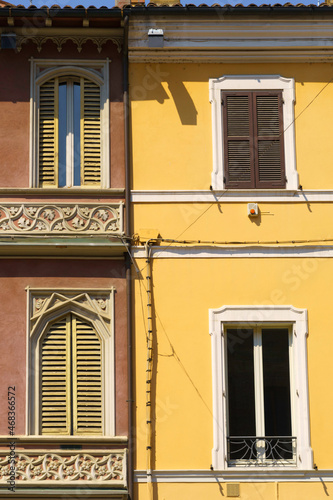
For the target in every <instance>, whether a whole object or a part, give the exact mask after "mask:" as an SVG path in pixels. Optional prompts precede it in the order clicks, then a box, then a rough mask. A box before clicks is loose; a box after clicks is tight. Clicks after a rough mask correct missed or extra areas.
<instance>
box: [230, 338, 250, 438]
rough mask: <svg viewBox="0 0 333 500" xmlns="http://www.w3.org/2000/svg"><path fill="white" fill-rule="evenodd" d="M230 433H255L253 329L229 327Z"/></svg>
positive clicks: (238, 434) (239, 434) (248, 434)
mask: <svg viewBox="0 0 333 500" xmlns="http://www.w3.org/2000/svg"><path fill="white" fill-rule="evenodd" d="M227 364H228V412H229V418H228V425H229V436H255V433H256V430H255V429H256V425H255V400H254V367H253V331H252V330H250V329H245V328H244V329H242V328H237V329H228V330H227Z"/></svg>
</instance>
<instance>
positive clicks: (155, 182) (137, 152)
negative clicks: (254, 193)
mask: <svg viewBox="0 0 333 500" xmlns="http://www.w3.org/2000/svg"><path fill="white" fill-rule="evenodd" d="M228 74H229V75H234V74H255V75H260V74H268V75H269V74H273V75H274V74H275V75H276V74H279V75H281V76H284V77H288V78H291V77H292V78H294V79H295V91H296V105H295V117H296V122H295V131H296V150H297V170H298V172H299V175H300V177H299V179H300V184H301V185H302V186H303V189H332V188H333V169H332V161H331V159H332V157H333V141H332V139H331V130H332V127H331V125H332V124H331V121H332V120H331V117H332V115H333V82H330V81H331V79H332V78H333V64H332V63H326V64H325V63H323V64H276V63H275V64H241V65H240V64H185V63H184V64H132V65H131V66H130V89H131V91H130V97H131V102H132V104H131V115H132V138H133V144H132V145H133V151H132V153H133V166H134V168H133V189H171V190H173V189H209V186H210V184H211V172H212V134H211V130H212V125H211V105H210V103H209V90H208V89H209V87H208V80H209V78H218V77H220V76H222V75H228ZM328 82H330V83H328ZM327 83H328V85H327ZM326 85H327V86H326Z"/></svg>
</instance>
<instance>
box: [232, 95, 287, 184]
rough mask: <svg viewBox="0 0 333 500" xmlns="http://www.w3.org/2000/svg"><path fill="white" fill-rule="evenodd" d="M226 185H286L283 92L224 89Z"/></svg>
mask: <svg viewBox="0 0 333 500" xmlns="http://www.w3.org/2000/svg"><path fill="white" fill-rule="evenodd" d="M222 113H223V114H222V119H223V141H224V165H225V179H224V183H225V187H226V188H229V189H230V188H231V189H249V188H257V189H258V188H262V189H267V188H268V189H269V188H271V189H272V188H278V187H279V188H280V187H285V171H284V145H283V115H282V93H281V92H222Z"/></svg>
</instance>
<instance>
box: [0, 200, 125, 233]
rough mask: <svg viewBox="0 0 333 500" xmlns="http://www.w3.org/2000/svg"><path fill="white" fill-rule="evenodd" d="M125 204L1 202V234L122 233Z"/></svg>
mask: <svg viewBox="0 0 333 500" xmlns="http://www.w3.org/2000/svg"><path fill="white" fill-rule="evenodd" d="M121 210H122V206H121V205H120V204H114V205H98V206H96V205H95V206H91V205H78V204H66V205H59V204H57V205H41V204H38V205H37V204H21V205H15V206H14V205H9V204H8V205H0V235H1V234H10V233H39V234H44V233H47V234H50V233H52V234H55V233H59V234H73V233H83V232H84V233H92V234H97V233H99V234H100V233H104V234H106V233H107V234H110V233H111V234H112V233H121V232H122V213H121Z"/></svg>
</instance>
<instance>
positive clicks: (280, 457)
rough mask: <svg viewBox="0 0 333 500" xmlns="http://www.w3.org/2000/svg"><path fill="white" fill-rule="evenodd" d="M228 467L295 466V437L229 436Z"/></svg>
mask: <svg viewBox="0 0 333 500" xmlns="http://www.w3.org/2000/svg"><path fill="white" fill-rule="evenodd" d="M227 444H228V448H227V462H228V466H263V467H265V466H266V467H271V466H275V465H276V466H293V465H296V437H291V436H278V437H276V436H274V437H272V436H265V437H261V436H259V437H258V436H229V437H228V438H227Z"/></svg>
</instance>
